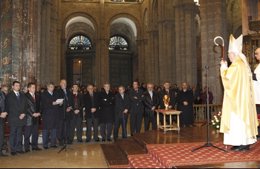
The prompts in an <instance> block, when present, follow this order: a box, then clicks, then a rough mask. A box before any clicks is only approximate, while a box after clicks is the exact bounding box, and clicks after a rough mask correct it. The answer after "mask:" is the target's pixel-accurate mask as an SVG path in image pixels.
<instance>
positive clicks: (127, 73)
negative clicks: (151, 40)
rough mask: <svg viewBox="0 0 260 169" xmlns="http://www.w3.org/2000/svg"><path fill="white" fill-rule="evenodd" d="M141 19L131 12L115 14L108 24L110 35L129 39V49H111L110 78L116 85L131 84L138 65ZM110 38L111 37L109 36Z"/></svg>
mask: <svg viewBox="0 0 260 169" xmlns="http://www.w3.org/2000/svg"><path fill="white" fill-rule="evenodd" d="M139 23H140V22H139V21H138V20H137V19H136V18H135V17H133V16H132V15H129V14H118V15H115V16H113V17H112V18H111V19H110V20H109V22H108V24H109V26H108V32H109V37H113V36H115V35H117V36H122V37H123V38H125V39H126V40H127V41H128V46H129V48H128V50H127V51H119V50H110V51H109V80H110V82H111V83H112V84H114V85H115V86H117V85H119V84H123V85H129V84H131V83H132V80H133V76H134V71H133V70H137V69H138V67H137V66H136V65H138V55H137V53H138V48H137V39H138V37H139V36H140V32H141V30H140V25H139ZM109 40H110V38H109Z"/></svg>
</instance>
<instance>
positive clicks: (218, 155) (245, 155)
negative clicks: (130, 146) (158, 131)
mask: <svg viewBox="0 0 260 169" xmlns="http://www.w3.org/2000/svg"><path fill="white" fill-rule="evenodd" d="M203 144H204V143H176V144H153V145H147V149H148V154H143V155H131V156H128V159H129V163H130V166H131V167H133V168H172V167H177V166H196V165H203V164H217V163H227V162H247V161H260V143H259V142H258V143H256V144H254V145H252V146H251V149H250V150H249V151H246V152H233V151H228V152H223V151H220V150H218V149H214V148H211V147H210V148H203V149H200V150H198V151H196V152H191V150H192V149H194V148H196V147H199V146H201V145H203ZM215 145H216V146H218V147H221V148H225V146H224V145H223V144H221V143H216V144H215ZM229 148H230V147H228V149H229Z"/></svg>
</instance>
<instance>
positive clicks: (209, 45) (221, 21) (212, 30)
mask: <svg viewBox="0 0 260 169" xmlns="http://www.w3.org/2000/svg"><path fill="white" fill-rule="evenodd" d="M200 4H201V6H200V14H201V55H202V56H201V57H202V67H201V69H202V85H203V86H205V85H206V77H205V66H206V65H208V66H209V88H210V90H211V91H212V92H213V95H214V103H222V93H223V89H222V82H221V78H220V73H219V63H220V60H221V59H220V55H221V53H220V52H218V53H215V52H214V51H213V47H214V43H213V39H214V38H215V37H216V36H222V37H224V39H225V44H227V43H228V41H227V34H226V2H225V1H223V0H215V1H208V0H201V1H200Z"/></svg>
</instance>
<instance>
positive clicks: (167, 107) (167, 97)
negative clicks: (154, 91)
mask: <svg viewBox="0 0 260 169" xmlns="http://www.w3.org/2000/svg"><path fill="white" fill-rule="evenodd" d="M163 103H164V107H165V110H169V104H170V97H169V96H168V95H164V96H163Z"/></svg>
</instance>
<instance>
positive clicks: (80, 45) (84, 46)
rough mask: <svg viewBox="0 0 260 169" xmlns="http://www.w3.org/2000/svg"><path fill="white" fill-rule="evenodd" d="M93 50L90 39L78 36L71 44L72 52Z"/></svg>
mask: <svg viewBox="0 0 260 169" xmlns="http://www.w3.org/2000/svg"><path fill="white" fill-rule="evenodd" d="M91 48H92V44H91V41H90V39H89V38H88V37H86V36H83V35H77V36H75V37H73V38H72V39H71V40H70V42H69V49H70V50H90V49H91Z"/></svg>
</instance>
